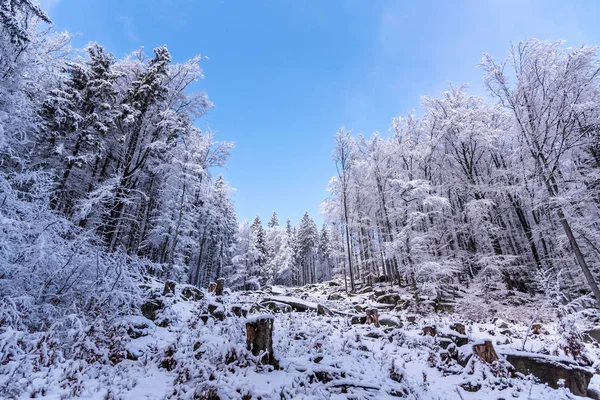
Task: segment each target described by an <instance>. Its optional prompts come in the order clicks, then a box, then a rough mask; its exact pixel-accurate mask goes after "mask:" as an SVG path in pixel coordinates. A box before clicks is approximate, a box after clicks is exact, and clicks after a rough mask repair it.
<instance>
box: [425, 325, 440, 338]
mask: <svg viewBox="0 0 600 400" xmlns="http://www.w3.org/2000/svg"><path fill="white" fill-rule="evenodd" d="M423 336H437V329H436V327H435V326H425V327H423Z"/></svg>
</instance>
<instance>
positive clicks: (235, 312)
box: [231, 306, 248, 317]
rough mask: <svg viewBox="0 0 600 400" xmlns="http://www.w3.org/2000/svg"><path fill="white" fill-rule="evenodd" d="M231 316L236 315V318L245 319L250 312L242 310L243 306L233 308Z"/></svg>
mask: <svg viewBox="0 0 600 400" xmlns="http://www.w3.org/2000/svg"><path fill="white" fill-rule="evenodd" d="M231 314H233V315H235V316H236V317H245V316H246V315H248V310H246V309H244V308H242V307H241V306H232V307H231Z"/></svg>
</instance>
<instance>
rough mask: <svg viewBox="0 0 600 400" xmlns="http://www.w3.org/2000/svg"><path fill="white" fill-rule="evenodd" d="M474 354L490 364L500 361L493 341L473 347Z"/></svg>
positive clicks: (486, 341) (476, 344)
mask: <svg viewBox="0 0 600 400" xmlns="http://www.w3.org/2000/svg"><path fill="white" fill-rule="evenodd" d="M473 353H475V354H477V357H479V358H480V359H481V360H483V361H484V362H486V363H488V364H491V363H492V362H494V361H496V360H498V354H496V350H494V345H493V344H492V341H491V340H485V341H484V342H483V343H475V344H474V345H473Z"/></svg>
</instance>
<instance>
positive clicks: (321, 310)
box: [317, 304, 333, 317]
mask: <svg viewBox="0 0 600 400" xmlns="http://www.w3.org/2000/svg"><path fill="white" fill-rule="evenodd" d="M317 315H324V316H327V317H331V316H333V313H332V312H331V310H329V308H327V307H325V306H324V305H321V304H319V305H317Z"/></svg>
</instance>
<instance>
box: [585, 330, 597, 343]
mask: <svg viewBox="0 0 600 400" xmlns="http://www.w3.org/2000/svg"><path fill="white" fill-rule="evenodd" d="M585 333H586V334H587V335H588V336H589V337H590V338H591V339H593V340H595V341H596V342H600V328H594V329H590V330H589V331H587V332H585ZM590 342H591V341H588V343H590Z"/></svg>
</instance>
